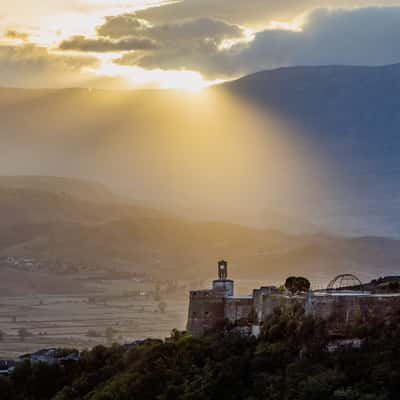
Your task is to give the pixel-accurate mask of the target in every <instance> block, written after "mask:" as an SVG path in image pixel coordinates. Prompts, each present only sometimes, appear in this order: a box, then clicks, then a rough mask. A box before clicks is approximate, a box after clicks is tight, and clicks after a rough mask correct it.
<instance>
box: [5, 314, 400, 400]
mask: <svg viewBox="0 0 400 400" xmlns="http://www.w3.org/2000/svg"><path fill="white" fill-rule="evenodd" d="M391 321H392V322H390V323H389V322H385V321H382V320H379V319H374V320H371V321H370V322H369V323H368V324H367V325H362V326H361V325H359V326H358V327H357V335H358V337H360V338H363V339H364V340H363V342H362V343H363V344H362V346H361V348H358V349H357V348H350V347H343V348H339V349H338V350H336V351H334V352H328V350H327V344H328V342H329V340H331V338H329V335H328V333H327V330H326V325H325V323H324V321H322V320H318V319H314V318H311V317H309V316H306V315H305V314H304V310H303V309H302V308H301V307H299V306H296V307H293V308H291V309H277V310H276V311H275V313H274V314H273V315H272V316H271V317H270V318H269V319H268V320H267V321H265V324H264V327H263V331H262V334H261V336H260V338H258V339H256V338H254V337H241V336H239V335H237V334H234V333H232V332H225V333H224V334H220V335H216V336H210V337H204V338H193V337H191V336H188V335H186V334H184V333H181V332H178V331H173V332H172V334H171V337H170V338H168V339H166V340H165V341H161V340H147V341H145V342H143V343H141V344H138V345H136V346H133V347H131V348H130V349H128V348H127V347H123V346H117V345H114V346H112V347H108V348H107V347H103V346H97V347H95V348H94V349H93V350H91V351H85V352H83V354H82V357H81V360H80V361H79V362H71V363H69V364H67V365H65V366H57V365H45V364H35V365H33V366H31V365H30V364H29V363H28V362H25V363H23V364H21V365H19V366H18V367H17V369H16V370H15V372H14V373H13V374H12V375H11V376H10V377H9V378H2V379H1V380H0V393H1V394H3V393H7V396H6V398H7V399H8V400H50V399H52V400H135V399H140V400H207V399H215V400H217V399H218V400H224V399H227V400H228V399H229V400H258V399H260V400H261V399H266V400H267V399H268V400H275V399H276V400H282V399H286V400H325V399H326V400H392V399H393V400H394V399H398V398H399V394H400V316H397V317H394V318H393V319H392V320H391ZM0 397H1V396H0ZM2 398H3V397H2Z"/></svg>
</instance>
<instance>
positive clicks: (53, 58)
mask: <svg viewBox="0 0 400 400" xmlns="http://www.w3.org/2000/svg"><path fill="white" fill-rule="evenodd" d="M97 63H98V60H97V59H96V58H93V57H89V56H79V55H65V54H55V53H50V52H49V51H48V50H47V49H46V48H45V47H41V46H38V45H35V44H32V43H27V44H23V45H19V46H17V45H15V46H12V45H0V84H1V85H3V86H4V85H7V86H18V87H55V86H70V85H74V84H78V83H81V79H84V78H85V74H82V73H81V72H82V69H83V68H84V67H95V66H96V65H97ZM86 78H87V76H86Z"/></svg>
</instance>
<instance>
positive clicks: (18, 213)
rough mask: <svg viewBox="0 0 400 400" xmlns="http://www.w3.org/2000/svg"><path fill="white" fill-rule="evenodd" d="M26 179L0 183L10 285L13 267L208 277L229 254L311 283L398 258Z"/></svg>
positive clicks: (242, 272) (387, 251) (238, 266)
mask: <svg viewBox="0 0 400 400" xmlns="http://www.w3.org/2000/svg"><path fill="white" fill-rule="evenodd" d="M7 179H8V180H9V181H12V179H11V178H7ZM36 179H37V178H34V179H33V181H35V180H36ZM42 179H43V181H45V180H46V179H47V183H46V185H45V186H46V187H47V188H48V187H51V186H52V184H51V181H52V180H53V178H42ZM16 181H17V182H20V179H19V178H17V179H16ZM3 182H5V180H3ZM32 185H33V182H29V184H27V185H26V187H25V186H23V185H20V186H19V188H18V189H16V188H15V186H16V184H12V185H10V186H11V188H6V187H5V185H4V184H3V186H2V188H0V215H2V216H3V224H2V228H1V229H0V260H1V263H0V265H1V268H2V274H3V275H4V274H7V276H13V282H18V279H17V278H16V277H15V276H16V274H17V273H22V274H25V273H27V272H29V273H30V274H31V273H32V272H35V271H40V272H42V273H50V274H56V275H60V274H64V275H65V274H66V276H68V275H71V274H74V273H75V272H77V271H83V273H86V272H87V271H88V270H98V271H104V270H106V271H110V272H111V273H112V274H114V275H115V276H117V274H118V273H120V272H131V273H145V274H148V275H150V276H153V277H160V278H167V279H171V278H178V277H179V278H185V279H199V278H210V277H213V276H214V275H215V262H216V260H218V259H220V258H227V259H229V260H230V261H231V264H232V267H231V274H232V276H234V277H236V278H248V279H263V280H266V281H270V282H280V281H282V280H283V279H284V278H285V277H286V276H287V275H288V274H300V273H301V274H303V275H306V276H308V277H309V278H310V279H311V280H312V281H313V282H314V283H315V284H318V282H327V281H328V280H329V279H330V278H331V277H332V276H333V275H334V274H336V273H341V272H346V271H350V272H353V273H356V274H358V275H360V277H361V278H362V279H365V280H368V279H370V278H375V277H376V276H379V275H388V274H394V273H395V272H396V270H397V266H398V264H399V261H400V250H399V245H398V241H397V240H393V239H385V238H377V237H360V238H341V237H337V236H330V235H322V234H311V235H308V234H302V235H299V234H297V235H294V234H288V233H283V232H280V231H276V230H261V229H254V228H248V227H243V226H240V225H235V224H229V223H224V222H199V221H193V220H188V219H183V218H180V217H177V216H175V215H173V214H171V213H168V212H166V211H158V210H153V209H149V208H144V207H142V206H139V205H135V204H134V203H132V204H131V203H121V202H116V203H110V204H107V203H96V202H94V201H91V202H89V201H86V200H81V199H79V198H77V197H75V196H73V195H70V194H69V193H68V185H66V186H65V190H63V191H62V193H59V189H58V188H57V190H47V191H41V190H32V189H30V187H32ZM80 185H83V186H84V182H83V181H82V182H80ZM90 188H91V185H89V187H88V188H87V189H85V190H83V189H82V191H83V192H85V193H88V192H89V191H90ZM109 196H112V195H111V194H110V195H109ZM109 198H111V197H109ZM26 260H28V261H26ZM11 271H13V273H12V275H9V274H10V273H11ZM4 276H6V275H4ZM71 276H72V275H71ZM60 287H61V288H63V287H65V285H61V286H60Z"/></svg>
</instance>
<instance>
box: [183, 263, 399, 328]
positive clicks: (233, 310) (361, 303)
mask: <svg viewBox="0 0 400 400" xmlns="http://www.w3.org/2000/svg"><path fill="white" fill-rule="evenodd" d="M218 272H219V279H217V280H215V281H213V286H212V288H211V289H207V290H196V291H191V292H190V304H189V315H188V323H187V330H188V331H189V332H190V333H191V334H192V335H194V336H203V335H205V334H207V333H211V332H216V331H218V330H221V329H223V328H224V327H225V326H227V325H228V324H229V325H230V326H231V327H232V326H233V327H236V328H237V329H238V330H239V331H240V332H243V333H251V332H252V333H253V334H255V335H257V334H259V333H260V331H261V326H262V324H263V322H264V321H265V319H266V318H268V317H269V316H270V315H271V314H272V313H273V312H274V310H275V309H276V308H279V307H280V308H282V307H283V308H286V307H291V306H293V305H295V304H300V305H301V306H303V307H304V309H305V312H306V314H308V315H312V316H314V317H319V318H322V319H324V320H326V321H327V322H328V327H330V328H331V329H332V330H335V331H337V332H339V331H345V327H346V326H348V325H349V324H352V323H355V322H358V321H368V319H370V318H371V317H372V316H379V317H382V318H390V316H391V315H392V314H393V313H399V312H400V293H386V294H382V293H381V294H376V293H371V292H368V291H364V290H356V289H355V288H352V289H351V290H341V289H340V290H331V289H327V290H326V291H315V292H308V293H299V294H296V295H293V294H289V293H288V292H285V291H283V292H282V291H280V290H278V289H277V288H276V287H275V286H262V287H261V288H259V289H254V290H253V293H252V295H250V296H235V295H234V290H233V289H234V282H233V281H232V280H230V279H228V276H227V263H226V261H220V262H219V263H218ZM334 281H335V280H334Z"/></svg>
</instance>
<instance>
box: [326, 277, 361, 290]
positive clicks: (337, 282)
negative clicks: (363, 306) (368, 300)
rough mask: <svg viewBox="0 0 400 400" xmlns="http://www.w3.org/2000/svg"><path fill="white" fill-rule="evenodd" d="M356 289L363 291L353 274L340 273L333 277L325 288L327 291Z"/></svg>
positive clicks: (358, 280)
mask: <svg viewBox="0 0 400 400" xmlns="http://www.w3.org/2000/svg"><path fill="white" fill-rule="evenodd" d="M346 289H348V290H357V291H364V287H363V284H362V282H361V281H360V279H359V278H357V276H355V275H353V274H340V275H337V276H336V277H335V278H333V279H332V280H331V281H330V282H329V284H328V287H327V288H326V290H327V291H340V290H346Z"/></svg>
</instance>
